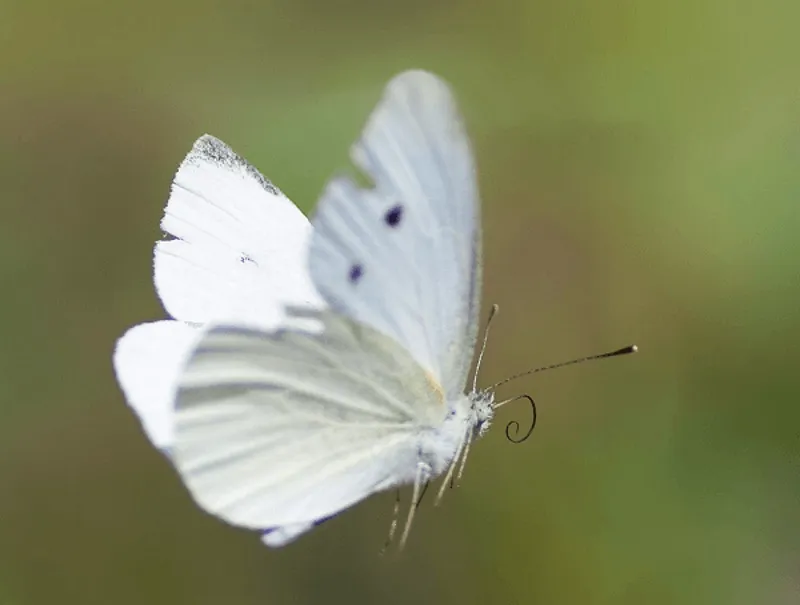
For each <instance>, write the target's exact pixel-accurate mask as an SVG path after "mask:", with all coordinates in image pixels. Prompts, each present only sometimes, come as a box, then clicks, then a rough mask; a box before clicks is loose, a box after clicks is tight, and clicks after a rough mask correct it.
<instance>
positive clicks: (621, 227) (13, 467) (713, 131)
mask: <svg viewBox="0 0 800 605" xmlns="http://www.w3.org/2000/svg"><path fill="white" fill-rule="evenodd" d="M798 19H800V4H797V3H796V2H789V1H781V0H764V1H762V2H759V3H756V2H743V1H739V0H692V1H681V0H679V1H676V2H630V1H628V2H625V1H622V2H612V1H609V0H583V1H581V0H567V1H564V0H538V1H529V2H519V1H517V2H515V1H512V0H495V1H494V2H478V1H477V0H440V1H435V0H433V1H432V0H427V1H425V2H423V1H421V0H406V1H404V2H389V1H385V0H384V1H382V2H374V1H368V0H346V1H344V2H326V1H323V0H317V1H312V0H294V1H289V0H273V1H263V2H244V1H241V0H231V1H228V2H221V1H212V0H193V1H192V2H189V1H187V0H181V1H174V2H155V1H153V0H141V1H139V2H137V3H121V2H120V3H114V2H100V1H97V0H75V1H73V2H58V1H56V0H50V1H43V0H2V1H1V2H0V159H1V160H2V161H0V204H1V206H0V208H2V218H1V219H0V283H2V293H1V294H0V313H1V315H0V604H2V605H44V604H48V605H49V604H51V603H59V604H61V605H67V604H76V605H77V604H80V605H88V604H94V603H98V604H103V605H108V604H114V605H127V604H131V605H133V604H135V605H141V604H145V603H146V604H156V603H158V604H160V603H165V604H172V603H186V604H190V603H191V604H192V605H205V604H209V605H212V604H213V605H219V604H225V605H250V604H272V603H298V604H303V603H347V604H355V603H370V604H371V603H404V604H407V603H458V604H462V605H465V604H468V603H482V604H485V603H514V604H516V603H520V604H527V603H532V604H535V603H548V604H560V605H568V604H572V603H575V604H580V605H594V604H605V603H609V604H610V603H614V604H634V603H635V604H639V603H648V604H661V603H665V604H666V603H680V604H682V605H690V604H702V605H711V604H716V603H720V604H726V605H727V604H745V603H747V604H752V603H759V604H761V603H769V604H776V605H777V604H790V603H798V602H800V527H799V526H798V520H799V519H800V427H799V425H798V421H800V405H798V404H799V403H800V401H799V399H800V398H799V397H798V396H799V395H800V380H798V369H797V368H798V362H800V347H798V337H799V336H800V312H799V311H798V301H800V244H799V243H798V234H799V233H800V209H798V200H800V37H799V36H797V27H796V25H797V23H798ZM410 67H423V68H427V69H430V70H433V71H435V72H437V73H439V74H440V75H442V76H443V77H445V78H446V79H447V80H449V81H450V83H451V84H452V86H453V88H454V90H455V91H456V94H457V96H458V98H459V102H460V105H461V107H462V109H463V113H464V114H465V116H466V120H467V123H468V127H469V131H470V133H471V136H472V138H473V141H474V147H475V151H476V154H477V158H478V165H479V170H480V182H481V189H482V197H483V200H484V203H483V213H484V225H485V257H486V280H485V288H484V306H485V308H486V307H488V304H489V303H492V302H497V303H499V304H500V306H501V313H500V315H499V317H498V319H497V322H496V324H495V326H494V329H493V336H492V340H491V343H490V348H489V352H488V355H487V360H486V364H485V367H484V370H483V373H482V382H483V383H485V384H489V383H491V382H494V381H496V380H499V379H501V378H503V377H505V376H507V375H509V374H511V373H514V372H517V371H520V370H523V369H525V368H528V367H531V366H535V365H541V364H545V363H550V362H554V361H559V360H562V359H565V358H570V357H573V356H577V355H583V354H588V353H593V352H600V351H603V350H607V349H610V348H615V347H618V346H622V345H625V344H628V343H631V342H636V343H637V344H638V345H639V346H640V351H641V352H640V353H639V354H638V355H636V356H633V357H626V358H622V359H618V360H614V361H602V362H597V363H595V364H587V365H585V366H582V367H579V368H572V369H565V370H559V371H555V372H552V373H546V374H540V375H537V376H536V377H534V378H530V379H526V380H521V381H519V382H517V383H514V384H513V385H512V384H510V385H508V386H507V387H505V388H504V392H503V394H506V395H513V394H515V393H518V392H521V391H527V392H529V393H531V394H533V395H534V396H535V397H536V400H537V402H538V408H539V423H538V426H537V428H536V430H535V432H534V435H533V437H532V438H531V439H530V440H529V441H528V442H526V443H525V444H524V445H519V446H517V445H512V444H510V443H509V442H507V441H506V439H505V437H504V435H503V431H502V425H503V424H505V422H508V421H510V420H512V419H515V418H520V419H523V418H525V417H526V416H525V415H526V414H527V413H528V410H527V409H526V408H525V406H524V405H523V406H520V407H519V408H515V409H511V408H510V407H509V408H507V409H505V410H504V411H503V414H502V415H501V418H500V419H499V421H498V425H499V428H497V429H495V430H494V431H492V432H490V433H489V435H488V436H487V437H486V438H485V439H483V440H482V442H480V443H479V444H478V446H477V447H475V448H474V450H473V453H472V457H471V459H470V463H469V465H468V466H467V471H466V474H465V477H464V481H463V484H462V487H461V488H459V489H458V490H456V491H454V492H451V493H448V494H447V496H446V499H445V501H444V503H443V506H441V507H439V508H433V507H432V506H431V500H430V499H429V500H428V502H427V503H426V504H423V506H422V508H421V513H420V514H419V515H418V523H417V525H416V527H415V528H414V531H413V533H412V536H411V540H410V543H409V545H408V548H407V550H406V551H405V552H403V553H401V554H400V555H399V556H388V557H385V558H381V557H379V556H378V551H379V549H380V547H381V545H382V544H383V541H384V539H385V536H386V531H387V528H388V524H389V520H390V517H391V508H392V501H393V497H392V496H391V495H390V494H383V495H380V496H377V497H374V498H372V499H370V500H369V501H367V502H366V503H362V504H361V505H359V506H357V507H355V508H354V509H352V510H350V511H348V512H347V513H346V514H343V515H341V516H340V517H339V518H337V519H336V520H334V521H332V522H330V523H328V524H326V525H325V526H323V527H321V528H319V529H318V530H316V531H314V532H313V533H311V534H309V535H308V536H306V537H304V538H302V539H301V540H300V541H298V542H296V543H295V544H293V545H291V546H289V547H287V548H285V549H283V550H280V551H270V550H268V549H266V548H265V547H263V546H262V545H261V544H260V542H259V540H258V537H257V536H255V535H253V534H250V533H248V532H246V531H241V530H237V529H234V528H231V527H229V526H227V525H225V524H223V523H222V522H220V521H217V520H216V519H214V518H212V517H210V516H208V515H206V514H204V513H202V512H201V511H200V510H198V509H197V508H196V507H195V506H194V505H193V504H192V502H191V500H190V498H189V496H188V494H187V492H186V491H185V489H184V488H183V486H182V485H181V483H180V482H179V480H178V479H177V476H176V474H175V473H174V472H173V470H172V469H171V468H170V466H169V465H168V464H167V462H166V461H165V459H164V458H163V457H162V456H161V455H160V454H159V453H157V452H156V451H154V450H153V449H152V448H151V447H150V446H149V444H148V442H147V441H146V439H145V438H144V437H143V434H142V433H141V431H140V429H139V425H138V422H137V420H136V419H135V417H134V416H133V414H132V413H131V412H130V411H129V410H128V408H127V407H126V406H125V403H124V400H123V397H122V395H121V393H120V392H119V390H118V388H117V385H116V382H115V379H114V376H113V373H112V368H111V357H110V356H111V352H112V349H113V346H114V342H115V339H116V338H117V337H118V336H119V335H120V334H122V332H123V331H124V330H125V329H127V328H128V327H129V326H131V325H132V324H135V323H138V322H141V321H145V320H152V319H158V318H161V317H163V311H162V309H161V307H160V305H159V302H158V300H157V298H156V296H155V293H154V290H153V286H152V281H151V251H152V244H153V242H154V241H155V240H156V239H158V238H159V237H160V235H161V234H160V231H159V228H158V222H159V220H160V218H161V214H162V210H163V205H164V202H165V201H166V198H167V195H168V191H169V185H170V182H171V179H172V176H173V173H174V171H175V169H176V168H177V166H178V164H179V162H180V161H181V160H182V158H183V157H184V155H185V154H186V152H187V151H188V150H189V148H190V146H191V144H192V142H193V141H194V139H195V138H196V137H197V136H199V135H200V134H202V133H204V132H210V133H212V134H214V135H216V136H218V137H220V138H222V139H223V140H225V141H226V142H227V143H229V144H230V145H231V146H232V147H233V148H234V149H235V150H237V151H238V152H239V153H241V154H242V155H244V156H245V157H247V158H248V159H249V160H250V161H251V162H252V163H254V164H255V165H256V166H257V167H259V168H260V169H261V171H262V172H264V174H266V175H267V176H268V177H269V178H271V179H272V180H274V181H275V183H276V184H277V185H278V186H279V187H281V188H282V189H283V190H284V191H285V192H286V193H287V194H288V195H289V196H290V197H291V198H292V199H293V200H294V201H295V202H296V203H297V204H298V205H299V206H300V207H301V208H303V209H304V210H305V211H306V212H309V211H311V209H312V208H313V204H314V202H315V199H316V197H317V195H318V193H319V192H320V191H321V189H322V187H323V185H324V182H325V180H326V179H327V178H328V176H329V175H331V173H333V172H334V171H336V170H337V169H339V168H341V167H342V166H345V165H346V164H347V161H348V160H347V149H348V146H349V145H350V143H351V142H352V141H353V140H354V139H355V137H356V136H357V134H358V132H359V130H360V128H361V125H362V124H363V122H364V120H365V118H366V116H367V114H368V112H369V111H370V109H371V108H372V106H373V104H374V103H375V102H376V100H377V99H378V97H379V95H380V92H381V88H382V87H383V85H384V84H385V82H386V81H388V79H389V78H390V77H391V76H393V75H394V74H395V73H397V72H399V71H401V70H404V69H407V68H410Z"/></svg>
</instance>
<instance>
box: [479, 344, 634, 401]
mask: <svg viewBox="0 0 800 605" xmlns="http://www.w3.org/2000/svg"><path fill="white" fill-rule="evenodd" d="M638 350H639V347H637V346H636V345H630V346H627V347H623V348H621V349H617V350H616V351H611V352H609V353H601V354H600V355H589V356H588V357H579V358H578V359H571V360H570V361H562V362H561V363H554V364H552V365H549V366H544V367H542V368H536V369H535V370H528V371H527V372H521V373H519V374H514V375H513V376H511V377H509V378H506V379H505V380H501V381H500V382H498V383H496V384H493V385H492V386H491V387H490V388H491V389H492V390H493V389H496V388H497V387H499V386H500V385H503V384H505V383H507V382H511V381H512V380H516V379H517V378H521V377H523V376H527V375H528V374H536V373H537V372H544V371H545V370H555V369H556V368H563V367H564V366H571V365H575V364H576V363H583V362H584V361H592V360H594V359H605V358H606V357H618V356H620V355H628V354H629V353H636V351H638ZM481 354H482V353H481Z"/></svg>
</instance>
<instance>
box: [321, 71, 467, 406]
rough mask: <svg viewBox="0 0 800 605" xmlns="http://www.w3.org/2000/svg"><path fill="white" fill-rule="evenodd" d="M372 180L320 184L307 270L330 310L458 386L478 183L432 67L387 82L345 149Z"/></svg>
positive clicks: (448, 388) (454, 389)
mask: <svg viewBox="0 0 800 605" xmlns="http://www.w3.org/2000/svg"><path fill="white" fill-rule="evenodd" d="M352 157H353V161H354V162H355V163H356V165H357V166H358V167H359V168H361V169H362V170H364V171H365V173H366V174H367V175H368V176H369V177H370V179H371V180H372V181H373V183H374V187H371V188H363V187H359V186H358V185H356V183H355V182H354V181H353V180H352V179H350V178H347V177H339V178H336V179H333V180H332V181H331V182H330V183H329V184H328V185H327V187H326V189H325V191H324V193H323V196H322V198H321V200H320V202H319V205H318V208H317V212H316V214H315V216H314V218H313V220H312V223H313V226H314V233H313V235H312V238H311V253H310V269H311V276H312V279H313V280H314V283H315V285H316V287H317V289H318V290H319V291H320V293H321V294H322V295H323V297H324V298H325V299H326V301H327V302H328V304H329V305H331V307H332V308H333V309H335V310H336V311H338V312H340V313H343V314H346V315H347V316H349V317H351V318H353V319H355V320H357V321H359V322H361V323H365V324H367V325H370V326H372V327H374V328H375V329H377V330H379V331H380V332H382V333H384V334H387V335H389V336H391V337H392V338H394V339H395V340H396V341H397V342H398V343H399V344H401V345H402V346H403V347H404V348H406V349H407V350H408V351H409V352H410V354H411V355H412V356H413V357H414V358H415V359H416V360H417V361H418V363H419V364H420V365H421V366H422V367H423V368H425V369H426V370H427V371H429V372H430V373H431V374H432V376H433V377H434V378H435V380H437V381H438V382H440V383H441V384H442V386H443V388H444V390H445V392H446V394H447V397H448V398H454V397H456V396H458V395H460V394H461V392H463V388H464V383H465V380H466V375H467V373H468V370H469V366H470V363H471V359H472V354H473V348H474V343H475V337H476V333H477V314H478V300H479V295H480V292H479V290H480V277H481V275H480V272H481V262H480V225H479V208H478V192H477V182H476V176H475V169H474V165H473V159H472V153H471V151H470V147H469V141H468V139H467V136H466V133H465V131H464V128H463V125H462V123H461V118H460V116H459V112H458V109H457V107H456V105H455V101H454V99H453V97H452V95H451V93H450V91H449V89H448V87H447V85H446V84H444V83H443V82H442V81H441V80H439V79H438V78H436V77H435V76H433V75H432V74H429V73H426V72H422V71H412V72H406V73H404V74H401V75H400V76H398V77H396V78H395V79H394V80H392V82H390V84H389V86H388V87H387V90H386V92H385V94H384V97H383V99H382V100H381V102H380V103H379V105H378V107H377V108H376V109H375V111H374V112H373V114H372V115H371V116H370V118H369V121H368V122H367V125H366V127H365V129H364V133H363V135H362V137H361V139H360V140H359V141H358V142H357V143H356V145H355V146H354V148H353V150H352Z"/></svg>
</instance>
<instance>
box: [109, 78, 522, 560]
mask: <svg viewBox="0 0 800 605" xmlns="http://www.w3.org/2000/svg"><path fill="white" fill-rule="evenodd" d="M351 158H352V160H353V163H354V165H355V166H356V167H357V168H358V169H360V170H361V171H363V174H364V176H366V177H367V178H368V179H369V180H370V181H371V182H370V184H369V185H361V184H359V183H357V182H356V180H354V179H353V178H351V177H349V176H344V175H342V176H337V177H335V178H333V179H332V180H331V181H330V182H329V183H328V184H327V185H326V187H325V189H324V191H323V193H322V196H321V198H320V200H319V202H318V204H317V208H316V211H315V213H314V216H313V218H312V222H311V224H310V225H309V224H308V222H307V221H306V220H305V218H304V217H303V216H302V214H301V213H300V212H299V211H298V210H297V208H296V207H295V206H294V205H293V204H291V202H289V200H288V199H287V198H286V197H285V196H284V195H283V194H282V193H281V192H280V191H279V190H278V189H277V188H276V187H275V186H274V185H273V184H272V183H270V182H269V181H268V180H267V179H266V178H264V177H263V176H262V175H261V174H260V173H259V172H258V171H257V170H256V169H255V168H253V167H252V166H251V165H250V164H248V163H247V162H246V161H245V160H244V159H242V158H241V157H240V156H238V155H237V154H235V153H234V152H233V151H232V150H231V149H230V148H229V147H228V146H227V145H225V144H224V143H222V142H221V141H219V140H217V139H215V138H213V137H210V136H204V137H202V138H200V139H199V140H198V141H197V142H196V143H195V145H194V147H193V149H192V151H191V152H190V153H189V155H188V156H187V157H186V159H185V160H184V162H183V164H182V165H181V167H180V168H179V170H178V173H177V175H176V177H175V180H174V183H173V187H172V192H171V196H170V199H169V201H168V203H167V207H166V210H165V216H164V219H163V220H162V228H163V229H164V231H165V232H166V233H168V234H170V235H171V238H169V239H165V240H164V241H161V242H159V243H158V244H157V245H156V248H155V261H154V274H155V284H156V289H157V291H158V293H159V296H160V297H161V299H162V302H163V303H164V306H165V308H166V310H167V312H168V313H169V314H170V315H172V317H173V318H175V319H173V320H167V321H163V322H155V323H150V324H143V325H140V326H136V327H134V328H132V329H131V330H129V331H128V332H127V333H126V334H125V335H124V336H123V337H122V338H121V339H120V341H119V342H118V344H117V348H116V351H115V355H114V365H115V369H116V372H117V377H118V380H119V382H120V384H121V386H122V389H123V391H124V393H125V395H126V398H127V399H128V402H129V404H130V405H131V407H133V409H134V410H135V411H136V412H137V413H138V415H139V416H140V419H141V421H142V424H143V426H144V428H145V431H146V432H147V434H148V436H149V437H150V439H151V441H153V443H154V444H155V445H156V446H157V447H159V448H160V449H162V451H164V452H165V454H166V455H167V456H168V457H169V459H170V460H171V462H172V463H173V464H174V466H175V468H176V469H177V470H178V472H179V474H180V476H181V478H182V479H183V481H184V482H185V484H186V486H187V487H188V489H189V491H190V493H191V495H192V496H193V498H194V499H195V501H196V502H197V503H198V504H199V505H200V507H202V508H203V509H205V510H206V511H208V512H210V513H212V514H214V515H216V516H218V517H220V518H222V519H224V520H225V521H227V522H228V523H231V524H233V525H237V526H241V527H245V528H250V529H254V530H258V531H260V532H261V533H262V539H263V541H264V542H265V543H266V544H267V545H269V546H282V545H284V544H286V543H288V542H290V541H292V540H294V539H295V538H297V537H298V536H300V535H301V534H303V533H304V532H306V531H308V530H309V529H311V528H313V527H314V526H315V525H316V524H318V523H320V522H322V521H324V520H326V519H328V518H330V517H331V516H334V515H336V514H337V513H339V512H340V511H342V510H344V509H346V508H348V507H350V506H352V505H354V504H355V503H357V502H359V501H361V500H363V499H365V498H366V497H368V496H370V495H371V494H373V493H376V492H380V491H384V490H388V489H391V488H396V487H399V486H402V485H406V484H411V485H413V495H412V500H411V503H410V506H409V512H408V516H407V519H406V523H405V527H404V530H403V533H402V537H401V539H400V545H401V547H402V545H403V544H404V542H405V541H406V539H407V536H408V532H409V529H410V527H411V521H412V519H413V515H414V511H415V510H416V507H417V505H418V503H419V501H420V498H421V495H422V493H423V490H424V488H425V487H426V486H427V484H428V482H429V481H431V480H432V479H433V478H435V477H437V476H441V475H445V479H444V481H443V483H442V489H440V490H439V496H438V497H439V498H440V497H441V495H442V493H443V489H444V487H445V486H446V485H448V484H449V483H450V482H451V481H452V480H453V479H454V477H455V476H460V475H461V473H462V472H463V465H464V462H465V461H466V457H467V454H468V453H469V450H470V445H471V444H472V442H473V441H474V440H475V439H476V438H477V437H480V436H482V435H483V434H484V433H485V432H486V430H487V429H488V427H489V425H490V423H491V420H492V417H493V415H494V412H495V410H496V408H497V407H498V406H499V405H502V404H504V403H506V402H507V401H509V400H506V401H503V402H499V403H498V402H496V401H495V398H494V392H493V390H492V389H491V388H490V389H485V390H478V389H477V388H476V382H475V379H474V377H473V380H472V383H471V386H470V387H468V385H467V381H468V375H469V371H470V368H471V365H472V360H473V356H474V351H475V345H476V341H477V335H478V323H479V295H480V290H481V270H482V261H481V227H480V208H479V196H478V185H477V178H476V171H475V165H474V160H473V155H472V152H471V149H470V143H469V139H468V137H467V134H466V131H465V128H464V125H463V121H462V118H461V116H460V113H459V111H458V108H457V106H456V103H455V100H454V98H453V95H452V94H451V91H450V89H449V87H448V86H447V84H445V83H444V82H443V81H442V80H441V79H439V78H438V77H436V76H434V75H433V74H431V73H428V72H424V71H418V70H417V71H408V72H404V73H402V74H400V75H398V76H396V77H395V78H394V79H393V80H391V81H390V82H389V84H388V85H387V87H386V89H385V91H384V94H383V97H382V99H381V100H380V102H379V103H378V105H377V107H376V108H375V109H374V111H373V112H372V114H371V115H370V117H369V119H368V121H367V123H366V126H365V127H364V130H363V132H362V134H361V137H360V139H359V140H358V141H357V142H356V143H355V145H354V146H353V148H352V150H351ZM531 402H532V400H531ZM509 426H510V425H509ZM518 427H519V425H517V428H518ZM507 432H508V430H507ZM457 468H458V473H456V469H457ZM394 526H395V525H394V523H393V528H394Z"/></svg>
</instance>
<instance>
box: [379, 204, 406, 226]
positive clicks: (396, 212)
mask: <svg viewBox="0 0 800 605" xmlns="http://www.w3.org/2000/svg"><path fill="white" fill-rule="evenodd" d="M402 218H403V207H402V206H401V205H400V204H398V205H397V206H394V207H393V208H391V209H390V210H389V211H388V212H387V213H386V214H385V215H384V217H383V220H385V221H386V224H387V225H389V226H390V227H397V225H399V224H400V220H401V219H402Z"/></svg>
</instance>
